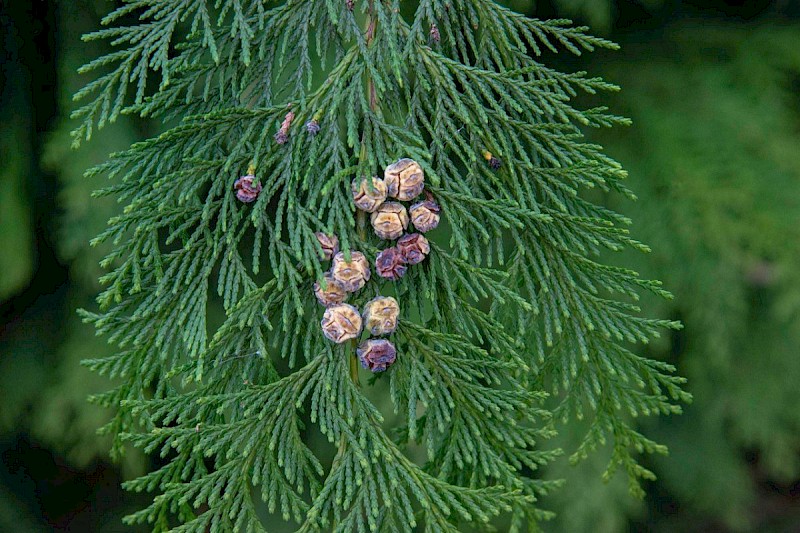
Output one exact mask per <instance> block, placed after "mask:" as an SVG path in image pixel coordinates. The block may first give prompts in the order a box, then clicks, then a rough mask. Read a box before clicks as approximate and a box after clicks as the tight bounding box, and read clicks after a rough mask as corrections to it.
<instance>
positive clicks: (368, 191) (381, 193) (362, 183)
mask: <svg viewBox="0 0 800 533" xmlns="http://www.w3.org/2000/svg"><path fill="white" fill-rule="evenodd" d="M351 189H352V191H353V202H354V203H355V204H356V207H357V208H359V209H361V210H362V211H366V212H367V213H373V212H375V210H376V209H378V208H379V207H380V206H381V204H383V202H384V201H385V200H386V183H384V181H383V180H382V179H379V178H378V177H377V176H375V177H373V178H372V188H370V186H369V183H368V182H367V178H362V179H361V180H353V184H352V186H351Z"/></svg>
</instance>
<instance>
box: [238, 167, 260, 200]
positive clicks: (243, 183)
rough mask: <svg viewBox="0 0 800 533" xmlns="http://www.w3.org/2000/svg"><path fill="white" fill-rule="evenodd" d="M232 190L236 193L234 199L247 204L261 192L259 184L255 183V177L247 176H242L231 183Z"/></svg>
mask: <svg viewBox="0 0 800 533" xmlns="http://www.w3.org/2000/svg"><path fill="white" fill-rule="evenodd" d="M233 189H234V190H235V191H236V198H238V199H239V201H240V202H244V203H246V204H249V203H250V202H254V201H255V199H256V198H258V193H260V192H261V184H260V183H258V182H257V181H256V177H255V176H253V175H250V174H248V175H247V176H242V177H241V178H239V179H238V180H236V181H235V182H234V183H233Z"/></svg>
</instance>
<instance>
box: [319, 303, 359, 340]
mask: <svg viewBox="0 0 800 533" xmlns="http://www.w3.org/2000/svg"><path fill="white" fill-rule="evenodd" d="M321 325H322V333H323V334H324V335H325V336H326V337H327V338H329V339H330V340H332V341H333V342H335V343H337V344H338V343H342V342H344V341H348V340H350V339H355V338H356V337H358V336H359V335H360V334H361V325H362V321H361V315H359V314H358V309H356V308H355V307H353V306H352V305H349V304H339V305H333V306H331V307H328V308H327V309H326V310H325V314H324V315H323V316H322V323H321Z"/></svg>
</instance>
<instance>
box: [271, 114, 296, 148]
mask: <svg viewBox="0 0 800 533" xmlns="http://www.w3.org/2000/svg"><path fill="white" fill-rule="evenodd" d="M293 120H294V111H289V112H288V113H286V116H285V117H284V118H283V122H281V127H280V129H278V132H277V133H276V134H275V142H276V143H278V144H286V141H288V140H289V128H290V127H291V126H292V121H293Z"/></svg>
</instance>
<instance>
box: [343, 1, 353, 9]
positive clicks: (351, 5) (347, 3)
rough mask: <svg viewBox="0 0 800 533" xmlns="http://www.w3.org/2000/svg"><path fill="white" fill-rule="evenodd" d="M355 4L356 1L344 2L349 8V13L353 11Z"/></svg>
mask: <svg viewBox="0 0 800 533" xmlns="http://www.w3.org/2000/svg"><path fill="white" fill-rule="evenodd" d="M354 4H355V2H354V0H344V6H345V7H346V8H347V10H348V11H352V10H353V5H354Z"/></svg>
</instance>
